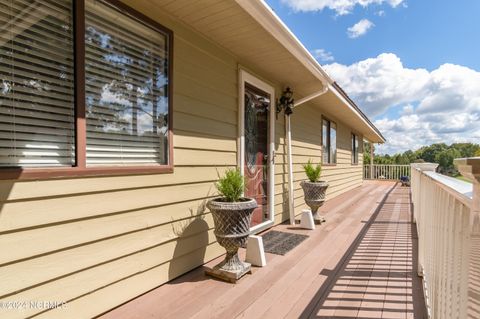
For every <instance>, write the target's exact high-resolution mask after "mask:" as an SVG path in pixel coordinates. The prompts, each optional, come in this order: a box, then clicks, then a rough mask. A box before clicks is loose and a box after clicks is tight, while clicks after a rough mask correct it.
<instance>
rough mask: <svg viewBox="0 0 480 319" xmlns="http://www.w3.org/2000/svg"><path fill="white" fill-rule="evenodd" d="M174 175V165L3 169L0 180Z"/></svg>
mask: <svg viewBox="0 0 480 319" xmlns="http://www.w3.org/2000/svg"><path fill="white" fill-rule="evenodd" d="M167 173H173V165H162V166H131V167H112V166H110V167H88V168H81V167H65V168H2V169H0V180H46V179H53V178H75V177H97V176H98V177H105V176H121V175H148V174H167Z"/></svg>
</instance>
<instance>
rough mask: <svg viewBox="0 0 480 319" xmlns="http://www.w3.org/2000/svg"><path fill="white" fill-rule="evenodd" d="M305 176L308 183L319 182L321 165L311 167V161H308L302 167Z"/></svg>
mask: <svg viewBox="0 0 480 319" xmlns="http://www.w3.org/2000/svg"><path fill="white" fill-rule="evenodd" d="M303 169H304V171H305V174H306V175H307V177H308V179H309V180H310V182H312V183H315V182H318V181H319V180H320V174H321V173H322V165H321V164H317V165H316V166H313V164H312V161H311V160H310V159H309V160H308V162H307V164H304V165H303Z"/></svg>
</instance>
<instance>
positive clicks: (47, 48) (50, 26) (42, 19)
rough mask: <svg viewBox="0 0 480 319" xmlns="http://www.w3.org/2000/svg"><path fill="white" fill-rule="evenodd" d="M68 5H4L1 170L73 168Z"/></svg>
mask: <svg viewBox="0 0 480 319" xmlns="http://www.w3.org/2000/svg"><path fill="white" fill-rule="evenodd" d="M72 21H73V19H72V1H70V0H44V1H36V0H8V1H6V0H1V1H0V166H2V167H8V166H17V167H18V166H21V167H28V166H35V167H42V166H72V165H74V164H75V154H74V123H75V121H74V90H73V83H74V74H73V56H74V55H73V32H72V30H73V25H72V24H73V23H72Z"/></svg>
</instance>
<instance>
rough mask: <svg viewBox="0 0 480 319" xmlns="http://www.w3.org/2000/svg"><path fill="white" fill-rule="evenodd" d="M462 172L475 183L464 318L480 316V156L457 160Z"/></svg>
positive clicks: (467, 255)
mask: <svg viewBox="0 0 480 319" xmlns="http://www.w3.org/2000/svg"><path fill="white" fill-rule="evenodd" d="M455 165H456V166H457V168H458V170H459V171H460V174H462V176H464V177H465V178H467V179H468V180H469V181H471V182H472V183H473V187H472V205H471V207H470V218H469V225H468V230H469V231H468V232H467V234H465V236H467V237H468V238H467V239H468V240H466V242H467V243H468V245H466V246H467V247H465V248H466V249H468V253H467V254H466V258H467V259H468V260H466V261H465V262H466V263H467V265H468V276H467V277H466V281H467V283H465V284H466V285H467V286H468V290H467V292H466V294H465V299H466V300H465V302H466V304H465V313H463V312H462V314H463V315H464V318H480V278H479V275H480V157H474V158H461V159H456V160H455Z"/></svg>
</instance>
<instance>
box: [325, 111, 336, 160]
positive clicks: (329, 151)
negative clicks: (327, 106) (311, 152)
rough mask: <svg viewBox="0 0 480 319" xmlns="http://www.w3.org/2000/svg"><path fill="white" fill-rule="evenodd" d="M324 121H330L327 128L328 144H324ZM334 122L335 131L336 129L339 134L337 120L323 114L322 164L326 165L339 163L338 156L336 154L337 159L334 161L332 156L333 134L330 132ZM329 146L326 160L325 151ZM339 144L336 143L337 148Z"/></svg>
mask: <svg viewBox="0 0 480 319" xmlns="http://www.w3.org/2000/svg"><path fill="white" fill-rule="evenodd" d="M324 121H327V122H328V129H327V145H323V122H324ZM332 123H334V124H335V131H336V135H335V136H337V135H338V125H337V122H335V121H332V120H330V119H329V118H327V117H325V116H322V139H321V141H322V165H324V166H336V165H337V156H335V161H333V158H332V156H331V152H332V142H331V138H332V134H331V133H330V132H331V126H332ZM335 145H336V140H335ZM327 146H328V150H327V151H328V162H324V160H323V159H324V157H323V152H324V151H325V148H326V147H327ZM337 148H338V146H337V145H336V147H335V149H337Z"/></svg>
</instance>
